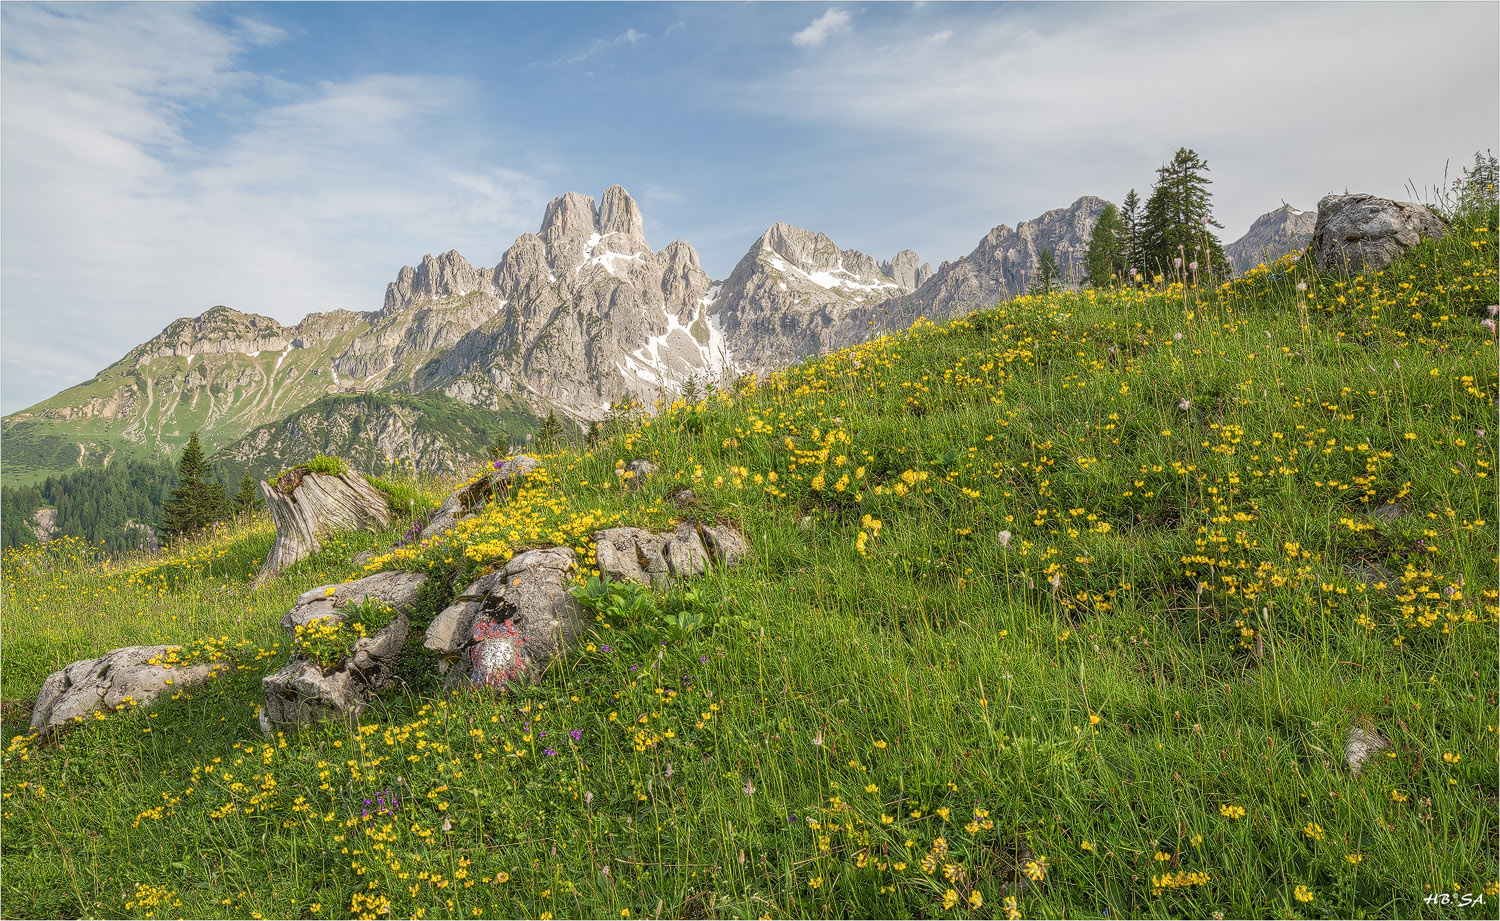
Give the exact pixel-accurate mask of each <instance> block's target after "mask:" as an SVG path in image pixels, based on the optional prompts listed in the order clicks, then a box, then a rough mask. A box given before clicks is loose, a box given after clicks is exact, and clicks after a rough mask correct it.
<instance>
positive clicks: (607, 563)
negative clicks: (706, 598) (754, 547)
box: [593, 521, 750, 586]
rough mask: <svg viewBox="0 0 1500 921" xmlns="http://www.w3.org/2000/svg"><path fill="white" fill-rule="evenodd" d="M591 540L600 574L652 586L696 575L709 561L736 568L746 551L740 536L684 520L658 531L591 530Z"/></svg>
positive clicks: (700, 572) (725, 526) (728, 530)
mask: <svg viewBox="0 0 1500 921" xmlns="http://www.w3.org/2000/svg"><path fill="white" fill-rule="evenodd" d="M593 538H594V560H595V562H596V563H598V565H599V572H600V574H601V575H603V576H604V577H605V578H607V579H610V580H613V581H616V582H641V583H650V584H653V585H658V586H660V585H665V584H666V583H667V582H668V581H670V580H671V579H683V578H686V577H688V576H697V575H702V574H703V573H704V572H705V571H707V569H708V564H709V562H710V561H712V562H713V563H714V564H715V565H720V566H736V565H738V564H739V563H740V561H741V560H743V559H744V558H745V557H746V555H747V554H748V553H749V550H750V545H749V543H748V542H747V541H746V540H745V538H744V536H743V535H741V534H740V533H739V532H738V531H736V530H734V529H733V528H731V527H729V526H727V525H712V524H710V525H704V524H698V523H695V522H690V521H688V522H683V523H682V524H679V525H678V526H677V527H676V528H675V529H673V530H672V531H670V532H667V533H664V534H652V533H651V532H650V531H647V530H645V529H643V528H607V529H606V530H603V531H597V532H595V533H594V535H593Z"/></svg>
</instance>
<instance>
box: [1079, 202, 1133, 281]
mask: <svg viewBox="0 0 1500 921" xmlns="http://www.w3.org/2000/svg"><path fill="white" fill-rule="evenodd" d="M1128 242H1129V241H1128V240H1126V238H1125V225H1124V222H1123V221H1121V219H1120V210H1119V209H1118V208H1116V207H1115V206H1114V205H1113V204H1107V205H1105V206H1104V210H1103V211H1102V212H1101V213H1100V214H1099V220H1098V221H1096V222H1094V232H1093V234H1092V235H1091V236H1090V237H1089V249H1088V255H1087V257H1085V263H1086V266H1085V268H1086V270H1087V275H1088V283H1089V284H1091V285H1093V286H1094V287H1095V288H1106V287H1109V286H1110V285H1111V284H1114V283H1117V282H1118V281H1120V280H1121V279H1123V278H1124V277H1125V269H1126V265H1125V247H1126V246H1127V245H1128Z"/></svg>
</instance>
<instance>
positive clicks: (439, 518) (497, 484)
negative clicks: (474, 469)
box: [421, 454, 542, 540]
mask: <svg viewBox="0 0 1500 921" xmlns="http://www.w3.org/2000/svg"><path fill="white" fill-rule="evenodd" d="M541 465H542V462H541V461H539V460H537V459H536V458H534V457H530V456H528V455H525V454H520V455H517V456H515V457H507V458H506V459H505V460H503V461H500V462H499V463H497V464H496V465H495V470H494V472H493V473H489V474H486V475H485V476H482V477H480V478H479V479H477V480H475V481H474V482H472V483H469V484H467V485H464V486H460V487H459V488H458V489H456V490H454V491H453V494H452V495H450V496H449V497H448V498H446V499H444V500H443V504H442V505H440V506H438V510H437V511H436V512H433V514H432V520H430V521H429V522H428V523H427V527H425V528H423V529H422V534H421V539H422V540H427V539H428V538H429V537H434V536H436V535H438V534H441V533H443V532H444V531H447V530H449V529H451V528H452V527H453V526H454V525H456V524H458V523H459V522H460V521H462V520H463V519H464V518H467V517H468V516H469V515H472V514H473V513H474V512H475V511H476V510H478V509H479V508H482V507H483V506H484V504H485V503H486V502H488V501H490V499H492V498H494V497H495V496H496V495H504V494H505V493H506V491H507V490H509V489H510V488H511V486H513V485H515V484H518V483H520V481H521V480H522V479H524V478H525V477H526V475H527V474H528V473H530V472H531V471H533V470H535V469H536V468H538V467H540V466H541Z"/></svg>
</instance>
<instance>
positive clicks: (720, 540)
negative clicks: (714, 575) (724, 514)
mask: <svg viewBox="0 0 1500 921" xmlns="http://www.w3.org/2000/svg"><path fill="white" fill-rule="evenodd" d="M698 530H699V532H700V533H701V534H702V535H703V544H704V546H705V547H707V548H708V552H709V555H710V556H712V557H713V560H714V563H715V564H716V565H718V566H728V567H733V566H738V565H739V564H740V562H741V561H743V560H744V559H745V558H746V557H748V556H749V555H750V542H749V541H748V540H746V539H745V535H743V534H741V533H740V532H739V531H737V530H735V529H734V528H733V527H731V526H729V525H727V524H701V525H699V526H698Z"/></svg>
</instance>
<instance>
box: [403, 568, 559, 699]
mask: <svg viewBox="0 0 1500 921" xmlns="http://www.w3.org/2000/svg"><path fill="white" fill-rule="evenodd" d="M574 556H575V555H574V553H573V550H572V548H569V547H548V548H545V549H542V550H528V551H526V552H525V553H520V554H517V555H516V556H515V557H513V558H512V559H511V561H510V562H509V563H507V564H506V566H505V568H504V569H503V570H501V571H500V572H498V573H491V574H490V575H487V576H485V577H483V578H481V579H479V580H478V581H476V582H475V583H474V584H472V585H470V586H469V587H468V588H466V589H464V591H463V592H462V593H461V594H460V595H459V596H458V598H457V599H456V600H455V601H454V602H453V604H451V605H449V606H448V607H447V608H446V609H445V610H444V611H443V612H442V613H441V614H439V615H438V616H437V617H436V618H434V619H433V622H432V625H431V626H429V627H428V628H427V636H426V639H425V642H424V644H423V645H424V646H426V648H428V649H430V650H432V651H433V652H436V653H437V654H438V655H439V656H440V657H441V664H440V668H442V670H443V671H444V672H445V673H446V674H448V676H449V682H450V684H459V683H465V682H466V683H468V684H470V685H471V686H475V687H490V688H497V689H498V688H504V687H505V686H506V685H507V684H510V683H513V682H521V681H525V682H531V683H536V682H539V681H541V678H542V675H543V674H544V673H545V672H546V670H547V666H548V664H550V663H551V662H552V660H554V659H556V658H558V657H559V656H561V655H563V654H564V653H566V652H568V651H570V650H571V649H573V648H574V647H575V646H576V645H577V642H578V638H579V636H580V635H581V634H582V632H583V619H582V616H581V614H580V613H579V609H578V604H577V602H576V601H575V600H574V599H573V595H572V593H571V592H570V591H569V589H570V587H571V582H570V578H569V577H570V576H571V574H572V571H573V568H574Z"/></svg>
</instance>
